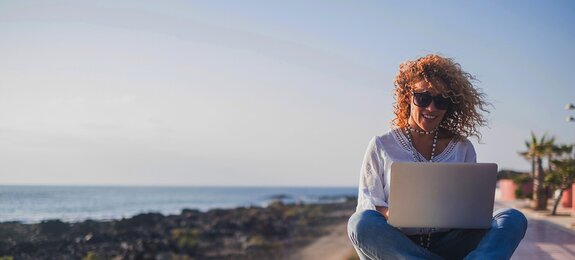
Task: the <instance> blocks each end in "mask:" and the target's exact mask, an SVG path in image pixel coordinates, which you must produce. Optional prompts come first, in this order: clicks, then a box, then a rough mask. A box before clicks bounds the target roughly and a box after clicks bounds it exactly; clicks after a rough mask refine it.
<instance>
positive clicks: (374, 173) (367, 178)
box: [358, 137, 387, 210]
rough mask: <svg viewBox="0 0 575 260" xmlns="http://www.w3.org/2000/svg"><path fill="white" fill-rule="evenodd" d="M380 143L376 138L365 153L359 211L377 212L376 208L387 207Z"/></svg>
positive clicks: (361, 175)
mask: <svg viewBox="0 0 575 260" xmlns="http://www.w3.org/2000/svg"><path fill="white" fill-rule="evenodd" d="M380 145H381V144H380V143H379V141H378V140H377V137H374V138H373V139H372V140H371V141H370V143H369V145H368V147H367V151H366V153H365V156H364V159H363V163H362V167H361V173H360V179H359V194H358V209H360V210H368V209H372V210H377V208H376V207H387V197H386V194H385V191H384V187H385V185H386V184H385V178H384V176H383V175H384V172H383V171H384V167H383V164H384V162H383V158H382V155H381V152H382V151H381V147H380Z"/></svg>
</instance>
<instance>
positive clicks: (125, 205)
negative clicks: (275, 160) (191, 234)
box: [0, 186, 357, 223]
mask: <svg viewBox="0 0 575 260" xmlns="http://www.w3.org/2000/svg"><path fill="white" fill-rule="evenodd" d="M356 195H357V188H355V187H337V188H325V187H321V188H319V187H318V188H309V187H305V188H304V187H130V186H0V222H6V221H19V222H22V223H38V222H41V221H43V220H48V219H60V220H63V221H69V222H78V221H83V220H86V219H92V220H112V219H121V218H128V217H131V216H134V215H137V214H139V213H147V212H158V213H162V214H164V215H169V214H179V213H180V212H181V211H182V209H186V208H187V209H199V210H201V211H207V210H210V209H214V208H235V207H247V206H262V207H263V206H266V205H267V204H269V203H270V202H272V201H274V200H281V201H283V202H285V203H333V202H338V201H341V200H343V199H344V197H345V196H356Z"/></svg>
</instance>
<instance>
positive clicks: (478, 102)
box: [392, 54, 491, 140]
mask: <svg viewBox="0 0 575 260" xmlns="http://www.w3.org/2000/svg"><path fill="white" fill-rule="evenodd" d="M422 80H424V81H425V82H427V83H428V84H429V85H430V86H431V88H432V89H434V90H435V91H437V92H438V93H439V94H441V95H442V96H443V97H446V98H449V99H450V100H451V102H452V103H453V104H452V105H451V106H450V107H449V108H448V109H447V112H446V113H445V117H444V118H443V121H442V122H441V124H440V128H442V129H445V130H447V132H448V134H449V135H451V136H456V137H457V136H459V137H471V136H475V137H477V139H478V140H481V133H479V130H478V128H479V127H481V126H486V125H487V120H486V118H485V117H484V115H483V114H482V112H485V113H489V111H488V110H487V108H486V107H487V106H489V105H491V104H490V103H488V102H487V101H485V94H484V93H482V92H481V90H480V89H478V88H476V87H475V86H474V85H473V83H472V82H475V81H477V79H476V78H475V77H474V76H473V75H471V74H469V73H467V72H465V71H463V70H462V69H461V66H460V65H459V64H458V63H456V62H454V61H453V59H451V58H445V57H441V56H439V55H435V54H430V55H427V56H425V57H421V58H419V59H417V60H415V61H406V62H404V63H402V64H401V65H400V66H399V73H398V74H397V75H396V77H395V80H394V85H395V103H394V105H393V109H394V111H393V112H394V114H395V118H394V119H393V121H392V123H393V124H394V125H395V126H397V127H406V126H407V124H408V119H409V115H410V105H411V100H410V98H411V92H412V91H413V84H415V83H417V82H419V81H422Z"/></svg>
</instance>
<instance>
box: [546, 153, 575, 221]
mask: <svg viewBox="0 0 575 260" xmlns="http://www.w3.org/2000/svg"><path fill="white" fill-rule="evenodd" d="M570 150H571V151H572V150H573V146H571V148H570ZM551 164H552V165H553V168H554V169H553V170H552V171H550V172H549V173H548V174H547V176H546V177H545V182H546V183H547V184H548V185H551V186H553V187H556V188H557V189H559V196H558V197H557V199H556V200H555V203H553V211H552V212H551V215H556V214H557V206H558V205H559V201H561V198H562V197H563V192H564V191H565V190H567V189H569V188H570V187H571V184H572V183H573V182H574V181H575V159H573V158H571V156H569V158H566V159H563V160H553V161H552V162H551Z"/></svg>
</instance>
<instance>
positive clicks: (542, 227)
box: [496, 202, 575, 260]
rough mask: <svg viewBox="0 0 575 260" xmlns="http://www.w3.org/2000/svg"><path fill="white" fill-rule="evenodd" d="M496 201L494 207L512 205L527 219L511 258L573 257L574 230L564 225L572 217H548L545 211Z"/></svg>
mask: <svg viewBox="0 0 575 260" xmlns="http://www.w3.org/2000/svg"><path fill="white" fill-rule="evenodd" d="M505 204H506V205H503V204H501V203H496V207H502V206H512V207H514V208H516V209H519V210H521V211H522V212H523V213H524V214H525V216H527V218H528V220H529V225H528V228H527V233H526V234H525V238H523V240H522V241H521V243H520V244H519V247H518V248H517V250H516V251H515V254H513V257H512V258H511V259H513V260H524V259H526V260H531V259H537V260H546V259H575V231H574V230H573V229H569V228H568V227H566V226H570V225H567V224H568V223H569V224H570V223H572V222H573V221H574V218H573V217H571V216H568V215H567V214H568V213H567V212H568V211H565V212H564V213H563V214H564V216H559V217H549V216H547V214H548V213H547V212H534V211H533V210H531V209H528V208H525V207H523V206H522V205H521V204H520V203H519V204H518V203H517V202H515V203H512V202H511V203H505Z"/></svg>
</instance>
